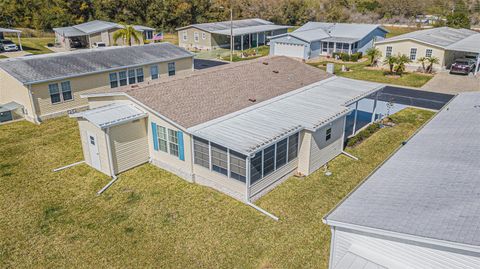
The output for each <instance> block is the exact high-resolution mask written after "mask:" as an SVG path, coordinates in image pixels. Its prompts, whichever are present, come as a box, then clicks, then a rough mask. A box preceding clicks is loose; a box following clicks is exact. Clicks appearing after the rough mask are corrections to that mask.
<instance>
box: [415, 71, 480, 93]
mask: <svg viewBox="0 0 480 269" xmlns="http://www.w3.org/2000/svg"><path fill="white" fill-rule="evenodd" d="M421 89H422V90H425V91H432V92H438V93H449V94H457V93H460V92H471V91H480V75H477V77H475V76H474V75H473V74H472V73H470V75H468V76H464V75H450V74H449V73H448V71H443V72H439V73H438V74H437V75H435V76H434V77H433V78H432V79H431V80H430V81H428V82H427V83H426V84H425V85H423V86H422V88H421Z"/></svg>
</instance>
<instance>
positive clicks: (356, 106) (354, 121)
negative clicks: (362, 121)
mask: <svg viewBox="0 0 480 269" xmlns="http://www.w3.org/2000/svg"><path fill="white" fill-rule="evenodd" d="M357 114H358V101H357V102H356V103H355V114H354V116H353V130H352V135H355V133H356V130H355V129H356V128H357Z"/></svg>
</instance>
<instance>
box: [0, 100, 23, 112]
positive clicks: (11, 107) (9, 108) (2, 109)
mask: <svg viewBox="0 0 480 269" xmlns="http://www.w3.org/2000/svg"><path fill="white" fill-rule="evenodd" d="M22 107H23V106H22V105H21V104H19V103H17V102H10V103H6V104H3V105H1V104H0V112H7V111H12V110H15V109H19V108H22Z"/></svg>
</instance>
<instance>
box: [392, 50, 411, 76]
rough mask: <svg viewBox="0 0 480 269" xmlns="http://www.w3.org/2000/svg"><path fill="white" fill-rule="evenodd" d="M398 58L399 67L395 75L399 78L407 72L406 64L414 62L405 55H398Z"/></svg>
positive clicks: (396, 67)
mask: <svg viewBox="0 0 480 269" xmlns="http://www.w3.org/2000/svg"><path fill="white" fill-rule="evenodd" d="M396 58H397V63H396V64H397V65H396V66H395V73H397V75H399V76H402V75H403V73H404V72H405V69H406V64H408V63H411V62H412V60H410V58H409V57H408V56H407V55H405V54H402V55H398V56H397V57H396Z"/></svg>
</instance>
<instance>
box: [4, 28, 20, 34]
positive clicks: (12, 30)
mask: <svg viewBox="0 0 480 269" xmlns="http://www.w3.org/2000/svg"><path fill="white" fill-rule="evenodd" d="M0 32H2V33H21V32H22V31H20V30H16V29H7V28H1V27H0Z"/></svg>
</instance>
